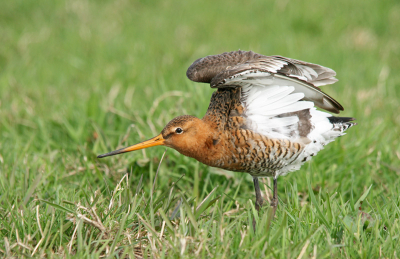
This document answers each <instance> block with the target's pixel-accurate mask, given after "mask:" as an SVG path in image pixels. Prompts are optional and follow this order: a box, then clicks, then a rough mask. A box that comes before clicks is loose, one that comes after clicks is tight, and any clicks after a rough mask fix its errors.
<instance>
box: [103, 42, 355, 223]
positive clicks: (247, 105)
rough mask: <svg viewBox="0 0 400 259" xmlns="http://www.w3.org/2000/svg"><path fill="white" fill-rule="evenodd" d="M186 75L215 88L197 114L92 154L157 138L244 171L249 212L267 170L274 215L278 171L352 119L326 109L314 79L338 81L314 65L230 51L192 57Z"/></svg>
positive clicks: (305, 157) (332, 104)
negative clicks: (250, 188)
mask: <svg viewBox="0 0 400 259" xmlns="http://www.w3.org/2000/svg"><path fill="white" fill-rule="evenodd" d="M186 75H187V77H188V78H189V79H190V80H192V81H194V82H200V83H208V84H210V86H211V88H216V89H217V90H216V91H214V92H213V94H212V97H211V100H210V104H209V107H208V109H207V112H206V114H205V115H204V117H203V118H201V119H199V118H197V117H195V116H191V115H182V116H178V117H176V118H174V119H172V120H171V121H170V122H169V123H168V124H167V125H166V126H165V127H164V129H163V130H162V131H161V133H160V134H159V135H157V136H156V137H154V138H151V139H149V140H146V141H144V142H141V143H139V144H136V145H133V146H129V147H126V148H122V149H118V150H115V151H112V152H109V153H106V154H103V155H99V156H98V158H103V157H107V156H113V155H117V154H121V153H126V152H131V151H135V150H139V149H143V148H148V147H153V146H159V145H163V146H167V147H170V148H173V149H175V150H177V151H178V152H179V153H181V154H183V155H185V156H188V157H191V158H194V159H196V160H198V161H199V162H201V163H203V164H206V165H208V166H211V167H217V168H222V169H225V170H230V171H235V172H244V173H249V174H250V175H251V176H252V177H253V184H254V189H255V196H256V199H255V208H256V210H257V211H260V208H261V206H263V202H264V201H263V198H262V195H261V190H260V186H259V178H260V177H272V178H273V197H272V199H271V201H270V206H271V208H272V209H273V215H274V216H275V212H276V208H277V206H278V193H277V180H278V177H280V176H285V175H287V174H288V173H290V172H294V171H297V170H299V169H300V167H301V166H302V165H303V164H304V163H306V162H307V161H309V160H311V158H312V157H313V156H315V155H317V153H318V152H319V151H321V150H322V149H323V148H324V147H325V146H326V145H327V144H328V143H330V142H332V141H334V140H335V139H336V138H337V137H340V136H342V135H344V134H345V131H346V130H347V129H349V128H350V127H352V126H354V125H357V123H355V122H354V121H355V119H354V118H352V117H337V116H333V115H332V113H334V114H338V113H339V112H340V111H343V110H344V108H343V106H342V105H341V104H340V103H339V102H337V101H336V100H335V99H333V98H332V97H330V96H329V95H327V94H326V93H324V92H322V91H321V90H320V86H323V85H329V84H333V83H335V82H337V81H338V80H337V79H336V78H335V76H336V72H335V71H334V70H332V69H330V68H327V67H323V66H321V65H317V64H313V63H308V62H304V61H300V60H296V59H291V58H286V57H282V56H264V55H261V54H257V53H255V52H253V51H242V50H238V51H232V52H225V53H222V54H219V55H210V56H206V57H204V58H200V59H197V60H196V61H195V62H194V63H193V64H192V65H191V66H190V67H189V68H188V70H187V72H186ZM317 108H319V109H321V110H317ZM323 110H325V111H323ZM274 216H273V217H274ZM254 224H255V223H254V219H253V225H254Z"/></svg>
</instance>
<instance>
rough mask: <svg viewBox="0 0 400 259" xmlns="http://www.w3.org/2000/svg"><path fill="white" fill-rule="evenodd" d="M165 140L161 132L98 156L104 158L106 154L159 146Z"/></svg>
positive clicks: (110, 154) (112, 154)
mask: <svg viewBox="0 0 400 259" xmlns="http://www.w3.org/2000/svg"><path fill="white" fill-rule="evenodd" d="M164 141H165V139H164V138H163V136H162V135H161V134H160V135H158V136H156V137H154V138H152V139H149V140H146V141H143V142H142V143H139V144H136V145H133V146H130V147H126V148H121V149H118V150H115V151H111V152H109V153H107V154H103V155H99V156H97V158H103V157H106V156H114V155H118V154H122V153H126V152H131V151H135V150H139V149H143V148H147V147H154V146H159V145H164Z"/></svg>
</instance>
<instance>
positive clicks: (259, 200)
mask: <svg viewBox="0 0 400 259" xmlns="http://www.w3.org/2000/svg"><path fill="white" fill-rule="evenodd" d="M253 183H254V189H255V191H256V204H255V205H256V210H257V211H260V208H261V207H262V205H263V203H264V200H263V198H262V196H261V190H260V185H259V184H258V178H257V177H253Z"/></svg>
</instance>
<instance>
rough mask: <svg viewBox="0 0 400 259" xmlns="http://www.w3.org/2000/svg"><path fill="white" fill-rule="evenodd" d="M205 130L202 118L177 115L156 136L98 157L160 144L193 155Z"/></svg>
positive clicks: (204, 135) (205, 126)
mask: <svg viewBox="0 0 400 259" xmlns="http://www.w3.org/2000/svg"><path fill="white" fill-rule="evenodd" d="M207 132H208V131H207V125H206V124H205V123H204V122H203V121H202V120H200V119H198V118H196V117H194V116H190V115H183V116H178V117H176V118H174V119H173V120H171V121H170V122H169V123H168V124H167V125H166V126H165V127H164V129H163V130H162V131H161V134H159V135H158V136H156V137H154V138H151V139H149V140H146V141H143V142H141V143H139V144H136V145H133V146H130V147H126V148H122V149H119V150H115V151H112V152H109V153H106V154H103V155H99V156H98V158H102V157H106V156H113V155H118V154H121V153H126V152H130V151H135V150H139V149H143V148H148V147H153V146H160V145H163V146H167V147H171V148H173V149H175V150H177V151H179V152H180V153H181V154H184V155H187V156H190V157H194V154H195V153H196V150H197V148H198V147H200V146H199V145H200V144H201V141H203V142H204V138H206V137H207V136H206V135H207ZM203 144H204V143H203Z"/></svg>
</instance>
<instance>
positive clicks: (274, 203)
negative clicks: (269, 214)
mask: <svg viewBox="0 0 400 259" xmlns="http://www.w3.org/2000/svg"><path fill="white" fill-rule="evenodd" d="M278 202H279V200H278V180H277V178H275V177H274V196H273V197H272V201H271V207H272V209H273V215H274V217H275V212H276V208H277V207H278Z"/></svg>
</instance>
